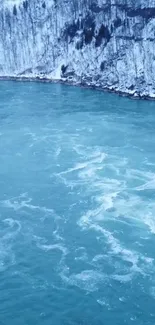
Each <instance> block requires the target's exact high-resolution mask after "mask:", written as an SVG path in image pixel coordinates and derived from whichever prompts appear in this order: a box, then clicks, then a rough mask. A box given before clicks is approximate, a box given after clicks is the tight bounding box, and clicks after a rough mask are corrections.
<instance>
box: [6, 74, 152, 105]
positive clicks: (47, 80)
mask: <svg viewBox="0 0 155 325" xmlns="http://www.w3.org/2000/svg"><path fill="white" fill-rule="evenodd" d="M0 81H17V82H21V81H22V82H42V83H59V84H64V85H68V86H75V87H82V88H87V89H94V90H98V91H103V92H109V93H115V94H117V95H119V96H122V97H128V98H130V99H139V100H140V99H141V100H151V101H154V100H155V94H154V96H149V95H145V94H140V93H137V92H136V91H134V90H132V91H130V90H129V91H126V92H124V91H121V90H119V89H114V88H108V87H102V86H100V85H96V84H92V83H89V82H86V81H82V82H79V81H71V80H68V79H65V78H61V79H53V78H48V77H41V76H33V77H30V76H0Z"/></svg>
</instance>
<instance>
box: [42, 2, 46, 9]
mask: <svg viewBox="0 0 155 325" xmlns="http://www.w3.org/2000/svg"><path fill="white" fill-rule="evenodd" d="M42 7H43V8H44V9H45V8H46V3H45V1H44V2H43V4H42Z"/></svg>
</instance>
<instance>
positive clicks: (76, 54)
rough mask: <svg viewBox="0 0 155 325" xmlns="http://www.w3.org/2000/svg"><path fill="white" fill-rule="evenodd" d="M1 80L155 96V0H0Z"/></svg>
mask: <svg viewBox="0 0 155 325" xmlns="http://www.w3.org/2000/svg"><path fill="white" fill-rule="evenodd" d="M0 36H1V37H0V76H30V77H33V76H34V77H35V76H38V75H39V76H42V77H48V78H55V79H60V78H63V79H67V80H70V81H71V82H72V81H76V82H82V83H88V84H95V85H97V86H101V87H103V88H109V89H114V90H117V91H122V92H128V93H137V94H141V95H149V96H155V73H154V72H155V0H147V1H146V0H136V1H135V0H24V1H23V0H0Z"/></svg>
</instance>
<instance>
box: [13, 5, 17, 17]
mask: <svg viewBox="0 0 155 325" xmlns="http://www.w3.org/2000/svg"><path fill="white" fill-rule="evenodd" d="M13 14H14V16H17V7H16V5H14V6H13Z"/></svg>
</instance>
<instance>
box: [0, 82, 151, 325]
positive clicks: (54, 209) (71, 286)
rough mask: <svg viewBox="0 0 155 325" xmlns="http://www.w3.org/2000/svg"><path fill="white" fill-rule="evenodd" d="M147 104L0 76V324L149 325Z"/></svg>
mask: <svg viewBox="0 0 155 325" xmlns="http://www.w3.org/2000/svg"><path fill="white" fill-rule="evenodd" d="M154 259H155V102H148V101H134V100H129V99H127V98H120V97H118V96H117V95H112V94H106V93H105V94H104V93H101V92H97V91H92V90H88V89H80V88H76V87H68V86H63V85H58V84H53V85H52V84H39V83H13V82H1V83H0V325H9V324H11V325H34V324H37V325H51V324H52V325H131V324H136V325H143V324H145V325H154V324H155V307H154V306H155V260H154Z"/></svg>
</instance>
